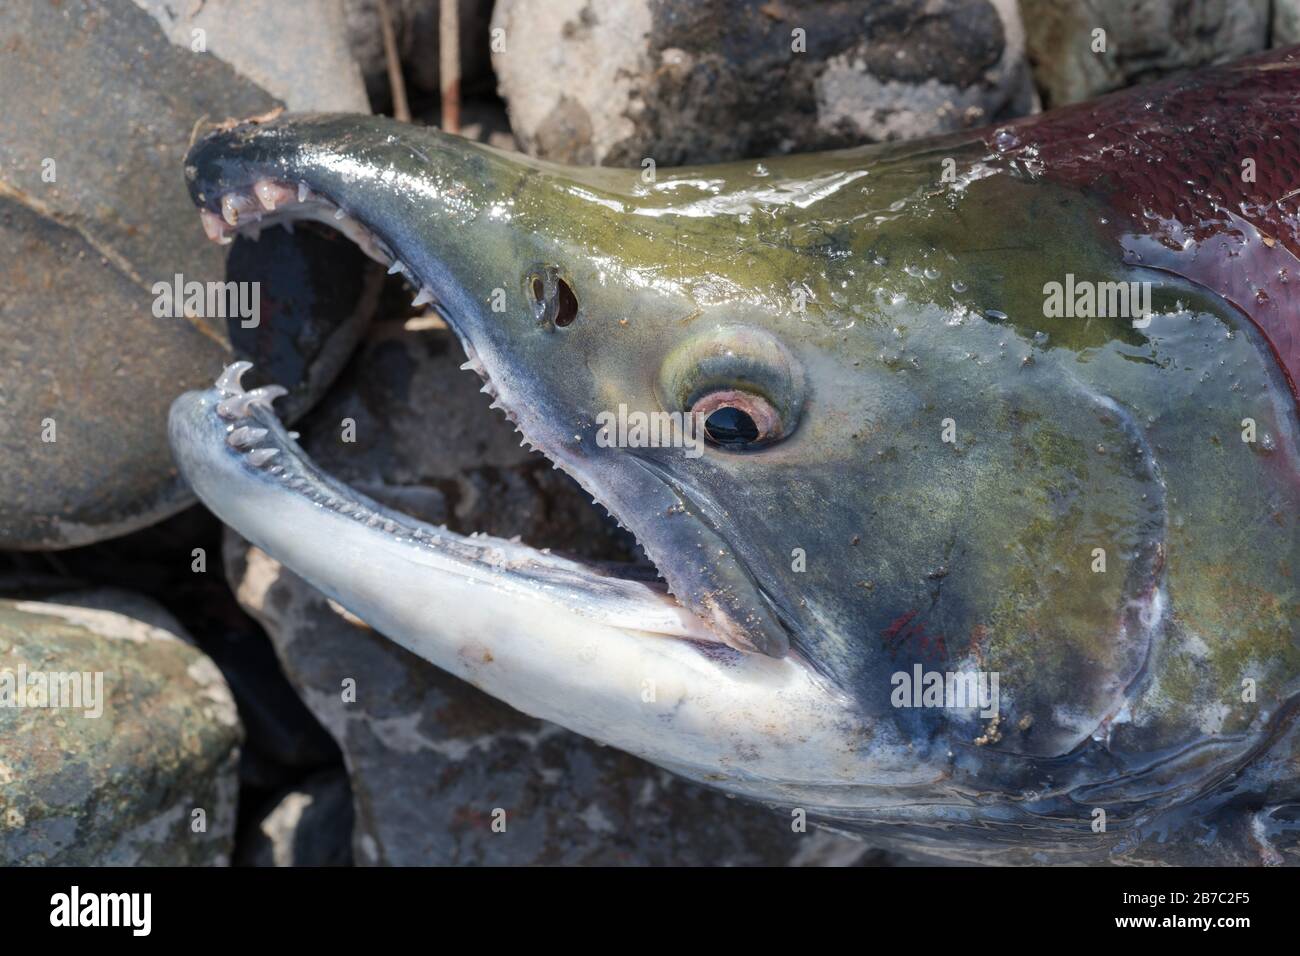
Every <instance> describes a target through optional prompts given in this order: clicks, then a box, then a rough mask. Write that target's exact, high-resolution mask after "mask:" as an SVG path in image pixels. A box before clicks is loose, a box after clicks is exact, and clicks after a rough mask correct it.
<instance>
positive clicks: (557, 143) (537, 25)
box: [493, 0, 1033, 166]
mask: <svg viewBox="0 0 1300 956" xmlns="http://www.w3.org/2000/svg"><path fill="white" fill-rule="evenodd" d="M493 27H494V28H500V29H501V30H503V31H504V42H505V49H504V50H503V51H501V52H495V53H494V54H493V63H494V65H495V67H496V70H497V77H498V84H499V89H500V91H501V94H502V96H504V97H505V99H506V101H507V102H508V104H509V107H510V117H511V121H512V124H513V126H514V131H515V135H516V137H517V138H518V139H519V140H520V141H521V143H522V144H523V146H524V148H525V149H527V150H528V152H530V153H532V154H534V155H537V156H543V157H546V158H548V159H555V160H560V161H564V162H571V163H601V164H605V165H617V166H638V165H640V164H641V162H642V160H643V158H647V157H648V158H652V159H654V161H655V162H656V163H657V164H660V165H665V166H671V165H680V164H682V163H695V162H711V161H721V160H727V159H738V158H742V157H754V156H763V155H771V154H775V153H788V152H804V151H811V150H817V149H829V148H834V147H840V146H854V145H858V144H861V143H864V142H874V141H880V140H894V139H905V138H913V137H917V136H924V135H927V134H930V133H939V132H946V131H950V130H956V129H962V128H966V127H971V126H981V125H984V124H986V123H990V122H993V121H995V120H997V119H1002V118H1005V117H1009V116H1016V115H1021V114H1023V113H1026V112H1029V111H1031V110H1032V108H1033V92H1032V86H1031V83H1030V76H1029V72H1028V69H1027V67H1026V65H1025V62H1024V58H1023V31H1022V29H1021V26H1020V20H1019V14H1018V12H1017V9H1016V6H1015V3H1014V0H932V2H929V3H925V4H918V3H914V2H911V0H842V2H836V3H813V2H782V0H773V2H759V0H704V2H701V0H628V2H626V3H620V4H616V5H614V4H611V5H603V4H598V3H592V2H589V0H501V2H499V3H498V4H497V6H496V9H495V12H494V14H493ZM800 31H802V32H800ZM801 44H802V51H797V50H796V49H795V47H798V46H800V45H801Z"/></svg>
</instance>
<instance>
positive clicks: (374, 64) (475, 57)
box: [344, 0, 492, 107]
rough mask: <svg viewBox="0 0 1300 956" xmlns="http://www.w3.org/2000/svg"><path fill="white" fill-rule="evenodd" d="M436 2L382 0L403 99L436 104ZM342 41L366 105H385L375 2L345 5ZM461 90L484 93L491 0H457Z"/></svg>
mask: <svg viewBox="0 0 1300 956" xmlns="http://www.w3.org/2000/svg"><path fill="white" fill-rule="evenodd" d="M438 6H439V0H388V9H389V13H390V15H391V16H392V19H393V33H394V38H395V40H396V41H397V54H398V57H399V58H400V59H401V62H402V68H403V69H402V73H403V77H404V78H405V80H406V82H407V94H408V96H412V97H414V98H416V99H418V98H419V94H421V93H423V94H426V95H425V97H424V98H425V99H436V98H437V96H438V91H439V86H440V84H439V75H438V73H439V68H440V67H439V64H440V62H441V60H440V57H439V53H438ZM344 8H345V10H346V14H347V25H348V37H349V39H350V41H351V46H352V53H353V56H355V57H356V59H357V62H358V63H359V64H360V65H361V72H362V75H363V76H364V77H365V84H366V90H367V91H368V92H369V94H370V102H371V103H373V104H375V106H376V107H379V106H381V105H387V104H388V103H389V102H390V99H391V91H390V90H389V88H388V62H387V60H386V59H385V57H384V38H383V34H382V33H381V32H380V25H379V24H380V21H379V4H378V2H377V0H345V2H344ZM457 11H458V12H459V14H460V21H459V22H460V70H461V90H462V92H464V93H475V92H483V91H490V90H491V87H492V62H491V59H490V57H489V55H488V44H489V36H488V24H489V22H490V21H491V18H492V0H459V2H458V3H457Z"/></svg>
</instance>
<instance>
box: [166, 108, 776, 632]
mask: <svg viewBox="0 0 1300 956" xmlns="http://www.w3.org/2000/svg"><path fill="white" fill-rule="evenodd" d="M532 172H533V170H532V169H531V168H530V167H527V166H524V165H523V164H519V163H515V162H514V161H512V160H510V159H507V158H505V157H502V156H500V155H497V154H495V153H492V152H491V151H488V150H485V149H483V148H482V147H477V146H475V145H474V144H469V143H467V142H465V141H463V140H459V139H457V138H454V137H447V136H444V135H442V134H440V133H437V132H436V131H433V130H425V129H421V128H417V127H411V126H406V125H402V124H396V123H393V122H391V121H388V120H384V119H381V118H373V117H354V116H307V117H298V118H294V119H292V120H280V121H273V122H270V123H265V124H259V123H250V124H244V125H241V126H236V127H233V128H229V129H223V130H220V131H218V132H217V133H214V134H211V135H209V136H208V137H206V138H204V139H203V140H200V141H199V142H198V143H197V144H196V145H195V146H194V147H193V149H191V151H190V153H189V155H188V156H187V157H186V176H187V179H188V180H189V187H190V192H191V196H192V198H193V199H194V201H195V203H196V204H197V205H198V206H199V209H200V216H201V218H202V222H203V227H204V230H205V232H206V233H207V234H208V236H209V238H211V239H213V240H214V241H217V242H229V241H230V239H231V237H232V236H233V235H234V234H236V233H237V232H243V231H251V232H253V233H254V234H255V233H256V232H257V231H258V230H260V228H261V227H263V226H266V225H272V224H275V223H280V222H291V221H293V220H295V219H303V218H307V219H315V220H319V221H321V222H323V223H325V224H327V225H329V226H331V227H333V228H335V229H337V230H339V231H340V232H342V233H343V234H344V235H346V236H347V237H348V238H350V239H352V240H353V241H354V242H356V243H357V245H358V246H359V247H360V248H361V249H362V250H363V251H365V252H366V253H367V254H368V255H370V256H371V257H372V258H374V259H375V260H376V261H378V262H380V263H381V264H384V265H387V266H389V271H390V272H398V271H400V272H401V273H402V274H403V275H404V276H405V277H406V278H407V279H408V280H409V281H410V282H411V284H412V285H414V286H416V287H417V288H419V290H420V291H419V293H418V294H417V297H416V302H417V303H422V302H429V303H432V304H433V305H434V306H435V307H436V308H437V309H438V310H439V312H441V313H442V315H443V316H444V318H445V319H446V320H447V322H448V324H449V325H450V326H451V327H452V328H453V330H454V331H455V332H456V334H457V336H458V337H459V339H460V340H461V343H462V345H463V346H464V348H465V350H466V352H467V354H468V356H469V361H468V362H467V363H466V364H465V366H464V367H465V368H469V369H472V370H473V371H475V372H476V373H478V374H479V376H480V377H481V378H483V380H484V382H485V385H484V388H483V390H484V391H485V392H488V393H490V394H491V396H492V399H493V407H496V408H499V409H501V410H502V411H503V412H504V413H505V414H506V415H507V416H508V417H509V418H510V420H511V421H512V422H513V423H514V424H515V425H516V427H517V429H518V430H519V431H520V432H521V433H522V434H523V436H524V439H525V442H527V443H530V444H531V445H532V446H533V447H535V448H536V449H537V450H540V451H542V452H543V453H544V454H546V455H547V457H549V458H550V459H551V460H552V461H553V462H555V463H556V465H557V466H558V467H560V468H562V469H564V470H565V471H566V472H567V473H568V474H570V475H571V476H572V477H573V478H575V480H577V481H578V483H579V484H580V485H581V486H582V487H583V488H584V490H586V491H587V492H588V493H589V494H591V495H592V496H593V498H594V499H595V500H596V502H597V503H599V504H602V505H603V506H604V507H605V508H606V509H607V510H609V511H610V513H611V514H613V515H614V516H615V517H616V518H617V519H618V520H619V522H620V524H622V525H623V526H624V527H626V528H627V529H628V530H630V531H631V532H632V533H633V534H634V535H635V536H636V537H637V539H638V542H639V543H640V544H641V546H642V548H643V550H644V551H645V552H646V555H647V557H649V558H650V560H651V561H652V562H654V563H655V565H656V566H657V568H658V569H659V571H660V573H661V575H662V576H663V577H664V579H665V581H667V583H668V586H669V590H670V592H671V593H672V594H673V595H674V596H675V597H676V598H677V599H678V600H679V601H681V602H683V603H684V604H685V605H686V606H687V607H689V608H690V609H691V613H692V615H693V618H694V619H695V620H697V621H703V622H705V625H706V627H707V633H708V635H710V638H711V639H712V640H716V641H720V642H721V643H724V644H727V645H729V646H731V647H733V648H735V649H738V650H742V651H746V652H757V653H761V654H765V655H768V656H773V657H780V656H784V655H785V654H786V653H787V652H788V650H789V646H790V641H789V636H788V634H787V632H786V629H785V627H784V625H783V624H782V622H781V619H780V617H779V616H778V614H777V613H775V611H774V610H773V608H772V607H771V605H770V604H769V602H768V601H767V600H765V598H764V596H763V594H762V592H761V589H760V587H759V586H758V584H757V583H756V582H755V581H754V580H753V579H752V578H751V577H750V575H749V574H748V572H747V571H746V570H745V568H744V567H743V566H742V565H741V563H740V562H739V561H738V560H736V559H735V558H734V556H733V553H732V549H731V548H730V546H729V545H728V543H727V542H726V541H725V540H724V539H723V537H722V535H721V534H720V533H719V532H718V531H717V530H716V529H715V528H713V527H712V526H711V525H710V524H709V522H708V520H707V509H702V508H700V507H699V505H698V502H697V501H696V500H695V498H696V496H693V495H692V494H691V492H690V489H687V488H683V487H680V486H679V485H677V484H675V483H674V482H673V481H672V479H671V477H670V476H668V475H666V474H665V473H664V472H662V471H661V470H659V469H656V468H653V467H651V466H649V465H648V463H647V464H646V465H642V464H641V463H640V462H639V461H638V460H637V459H635V458H632V457H631V456H627V458H626V460H624V461H622V462H614V461H611V460H610V458H609V456H608V455H605V454H597V449H596V448H595V447H594V444H595V443H594V425H593V427H592V429H590V434H579V435H573V434H571V431H572V430H571V429H566V430H564V433H563V434H562V433H561V430H560V429H559V428H558V427H557V426H556V424H555V422H553V421H551V420H549V419H548V417H547V416H545V415H543V414H539V413H538V412H537V409H538V408H539V407H544V405H545V403H544V401H539V396H537V395H535V394H532V393H531V390H530V389H529V387H528V383H527V379H528V376H527V374H526V370H523V372H524V374H520V370H519V369H518V365H519V362H518V359H517V356H515V355H514V354H512V350H511V349H510V342H509V341H508V339H507V340H506V341H502V338H501V332H500V324H499V323H496V324H495V327H491V326H489V324H488V323H485V322H484V321H483V320H482V318H481V312H482V308H483V307H482V305H481V303H479V302H478V301H477V300H476V299H475V298H474V297H473V296H471V295H470V294H468V292H467V291H466V289H465V288H464V286H463V284H462V283H461V282H459V281H457V279H456V277H455V276H454V275H453V272H454V270H453V269H452V268H450V266H449V262H448V258H449V257H450V256H452V255H455V254H456V253H454V252H453V251H452V249H451V247H450V246H449V245H448V240H447V238H446V237H445V235H444V236H441V238H440V240H439V241H438V242H437V243H435V242H434V241H432V240H431V236H434V235H438V234H439V233H446V232H448V231H452V230H451V229H450V227H452V226H454V225H455V220H456V219H457V217H460V218H461V219H463V220H464V221H466V222H472V221H473V220H474V219H476V218H477V213H476V212H475V211H474V209H473V207H474V206H475V205H476V204H478V205H479V206H481V205H482V204H483V203H484V202H486V201H487V199H486V198H479V199H476V198H475V196H476V195H477V196H480V197H488V196H500V195H502V194H503V192H508V191H510V190H514V189H517V188H518V187H519V186H520V184H521V183H522V182H523V181H524V180H525V179H527V178H528V177H529V176H530V175H531V173H532ZM454 242H455V243H458V244H459V245H462V246H463V245H467V244H472V242H473V240H472V239H471V238H469V235H468V234H465V235H463V236H462V238H460V239H458V240H454ZM462 268H463V263H462ZM575 439H576V440H575ZM605 451H610V450H605ZM616 452H617V453H618V454H621V455H626V452H624V451H623V450H616ZM669 518H671V519H672V520H668V519H669ZM699 554H707V555H710V556H711V560H710V561H709V562H708V563H707V565H706V566H702V567H701V566H698V565H699V562H698V560H697V559H696V556H697V555H699Z"/></svg>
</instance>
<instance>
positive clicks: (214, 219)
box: [199, 209, 234, 246]
mask: <svg viewBox="0 0 1300 956" xmlns="http://www.w3.org/2000/svg"><path fill="white" fill-rule="evenodd" d="M199 221H200V222H202V223H203V234H204V235H205V236H207V237H208V238H209V239H211V240H212V241H213V242H218V243H221V245H223V246H227V245H229V244H230V243H231V242H233V241H234V240H233V239H232V238H231V237H230V236H228V235H226V221H225V220H224V219H222V218H221V217H220V216H218V215H217V214H216V213H215V212H213V211H212V210H211V209H200V210H199Z"/></svg>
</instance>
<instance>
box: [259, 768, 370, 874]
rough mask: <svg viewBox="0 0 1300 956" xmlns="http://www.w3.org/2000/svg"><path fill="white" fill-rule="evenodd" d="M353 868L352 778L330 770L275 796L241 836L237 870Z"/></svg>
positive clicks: (341, 772)
mask: <svg viewBox="0 0 1300 956" xmlns="http://www.w3.org/2000/svg"><path fill="white" fill-rule="evenodd" d="M351 862H352V791H351V789H350V788H349V786H348V775H347V774H346V773H344V772H343V771H342V770H341V769H340V770H329V771H324V772H322V773H318V774H315V775H313V776H311V777H308V778H307V779H306V780H304V781H303V782H302V783H301V784H299V785H298V786H296V787H293V788H291V789H289V790H286V791H284V792H282V793H280V794H277V795H276V796H275V797H274V798H273V799H272V800H270V801H268V802H267V804H266V805H265V806H264V807H263V808H262V810H261V811H260V812H259V814H258V816H257V819H256V821H255V822H254V823H253V825H251V826H249V827H247V828H246V829H245V832H244V833H242V834H241V835H240V840H239V850H238V853H237V855H236V857H235V864H236V865H237V866H347V865H348V864H350V863H351Z"/></svg>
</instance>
